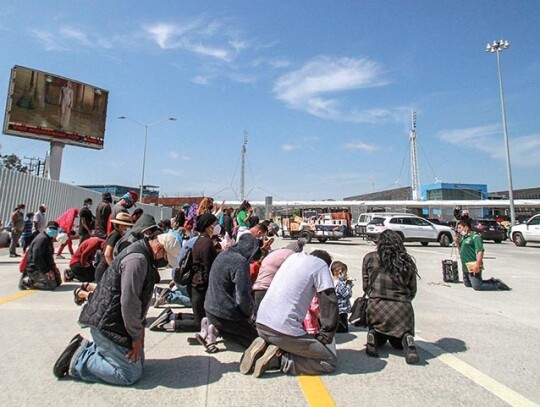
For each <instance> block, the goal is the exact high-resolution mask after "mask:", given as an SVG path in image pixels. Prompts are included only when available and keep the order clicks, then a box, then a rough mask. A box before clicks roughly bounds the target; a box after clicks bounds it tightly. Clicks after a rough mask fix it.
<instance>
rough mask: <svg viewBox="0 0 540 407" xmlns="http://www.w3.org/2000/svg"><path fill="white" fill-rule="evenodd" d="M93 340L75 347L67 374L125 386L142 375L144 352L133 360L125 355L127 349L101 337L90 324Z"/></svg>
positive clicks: (90, 380)
mask: <svg viewBox="0 0 540 407" xmlns="http://www.w3.org/2000/svg"><path fill="white" fill-rule="evenodd" d="M90 331H91V333H92V338H93V339H94V342H88V343H86V344H85V346H84V348H82V349H79V350H78V351H77V353H76V354H75V355H74V356H75V358H74V359H73V360H72V361H71V366H70V375H71V376H73V377H75V378H77V379H80V380H83V381H85V382H94V383H99V382H102V383H109V384H115V385H119V386H128V385H130V384H133V383H135V382H136V381H137V380H139V379H140V378H141V376H142V372H143V365H144V352H143V354H142V355H141V358H140V359H139V361H138V362H137V363H132V362H130V361H129V359H128V358H127V357H126V353H127V352H128V351H129V350H130V349H128V348H124V347H123V346H120V345H118V344H116V343H114V342H113V341H111V340H110V339H108V338H107V337H105V336H104V335H103V334H102V333H101V332H99V330H97V329H96V328H90Z"/></svg>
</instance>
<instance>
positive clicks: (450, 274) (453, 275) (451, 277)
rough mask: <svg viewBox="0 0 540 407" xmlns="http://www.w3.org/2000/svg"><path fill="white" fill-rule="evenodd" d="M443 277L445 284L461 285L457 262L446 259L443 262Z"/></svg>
mask: <svg viewBox="0 0 540 407" xmlns="http://www.w3.org/2000/svg"><path fill="white" fill-rule="evenodd" d="M442 275H443V281H444V282H445V283H459V275H458V265H457V261H455V260H452V259H446V260H443V261H442Z"/></svg>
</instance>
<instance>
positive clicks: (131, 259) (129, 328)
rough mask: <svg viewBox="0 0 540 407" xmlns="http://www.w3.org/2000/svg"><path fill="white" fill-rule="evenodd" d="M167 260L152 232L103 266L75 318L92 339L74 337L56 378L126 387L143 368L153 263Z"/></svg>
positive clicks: (157, 277)
mask: <svg viewBox="0 0 540 407" xmlns="http://www.w3.org/2000/svg"><path fill="white" fill-rule="evenodd" d="M166 264H167V257H166V250H165V248H164V247H163V245H162V244H161V243H160V242H159V240H158V239H157V235H153V236H149V237H145V238H143V239H141V240H139V241H137V242H135V243H133V244H131V245H130V246H128V247H127V248H126V249H125V250H123V251H122V252H121V253H120V254H119V255H118V257H116V258H115V259H114V261H113V262H112V264H111V265H110V267H109V268H108V269H107V271H106V272H105V274H104V275H103V278H102V280H101V282H100V283H99V284H98V285H97V287H96V289H95V290H94V291H93V292H92V293H90V294H89V296H88V303H87V305H86V306H85V307H84V308H83V310H82V312H81V315H80V317H79V324H80V325H82V326H83V327H90V331H91V334H92V338H93V339H94V342H89V341H87V340H85V339H83V337H82V336H81V335H75V337H73V339H72V340H71V342H70V343H69V345H68V346H67V348H66V349H65V350H64V352H63V353H62V354H61V355H60V357H59V358H58V360H57V361H56V363H55V365H54V368H53V373H54V374H55V376H56V377H58V378H62V377H64V376H72V377H74V378H77V379H80V380H83V381H87V382H104V383H109V384H115V385H123V386H127V385H130V384H133V383H135V382H136V381H137V380H138V379H139V378H140V377H141V376H142V372H143V362H144V329H145V322H146V313H147V312H148V308H149V304H150V299H151V298H152V292H153V289H154V284H156V283H158V282H159V281H160V275H159V273H158V271H157V269H158V267H162V266H164V265H166Z"/></svg>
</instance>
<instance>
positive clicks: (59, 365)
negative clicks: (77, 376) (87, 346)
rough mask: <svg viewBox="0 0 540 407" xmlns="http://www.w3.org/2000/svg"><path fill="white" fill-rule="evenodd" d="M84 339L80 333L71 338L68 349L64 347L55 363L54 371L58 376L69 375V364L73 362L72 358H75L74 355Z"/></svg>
mask: <svg viewBox="0 0 540 407" xmlns="http://www.w3.org/2000/svg"><path fill="white" fill-rule="evenodd" d="M82 341H83V337H82V336H81V335H79V334H77V335H75V336H74V337H73V338H71V341H70V342H69V345H68V346H67V348H66V349H64V351H63V352H62V354H61V355H60V357H59V358H58V360H57V361H56V363H55V364H54V367H53V373H54V375H55V376H56V377H57V378H59V379H60V378H61V377H64V376H65V375H67V373H68V371H69V365H70V364H71V359H72V358H73V355H75V352H77V349H79V346H81V342H82Z"/></svg>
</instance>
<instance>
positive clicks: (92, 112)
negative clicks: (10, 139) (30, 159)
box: [4, 66, 109, 149]
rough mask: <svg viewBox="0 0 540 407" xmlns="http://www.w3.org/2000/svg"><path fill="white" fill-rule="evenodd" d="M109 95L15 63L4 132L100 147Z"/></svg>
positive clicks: (83, 84) (82, 145)
mask: <svg viewBox="0 0 540 407" xmlns="http://www.w3.org/2000/svg"><path fill="white" fill-rule="evenodd" d="M108 97H109V92H108V91H107V90H104V89H101V88H98V87H95V86H92V85H88V84H86V83H82V82H77V81H74V80H72V79H68V78H63V77H61V76H56V75H53V74H50V73H47V72H42V71H38V70H36V69H30V68H25V67H22V66H15V67H14V68H13V69H12V70H11V80H10V86H9V93H8V99H7V104H6V115H5V118H4V134H11V135H14V136H20V137H26V138H33V139H38V140H45V141H58V142H62V143H65V144H71V145H76V146H81V147H89V148H95V149H102V148H103V139H104V135H105V119H106V117H107V99H108Z"/></svg>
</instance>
